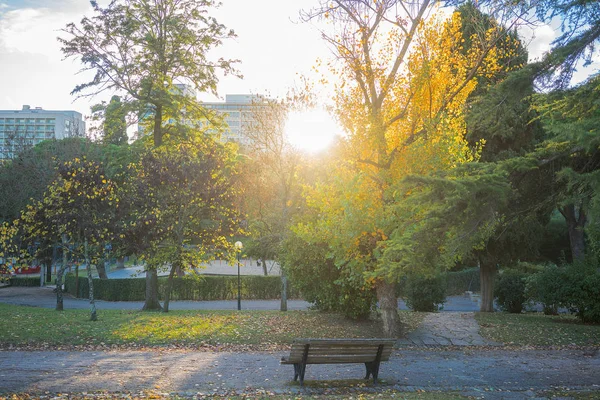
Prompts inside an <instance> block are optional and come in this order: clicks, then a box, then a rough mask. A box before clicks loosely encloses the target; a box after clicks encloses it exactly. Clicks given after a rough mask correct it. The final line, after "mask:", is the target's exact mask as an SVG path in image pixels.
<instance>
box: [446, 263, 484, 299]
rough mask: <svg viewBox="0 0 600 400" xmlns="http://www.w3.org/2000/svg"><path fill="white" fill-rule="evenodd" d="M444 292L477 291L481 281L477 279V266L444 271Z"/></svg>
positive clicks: (451, 293) (454, 293)
mask: <svg viewBox="0 0 600 400" xmlns="http://www.w3.org/2000/svg"><path fill="white" fill-rule="evenodd" d="M446 283H447V284H446V294H447V295H462V294H464V293H465V292H466V291H467V290H469V291H471V292H479V290H480V286H481V282H480V280H479V268H478V267H475V268H467V269H463V270H462V271H454V272H447V273H446Z"/></svg>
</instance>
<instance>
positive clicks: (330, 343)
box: [294, 339, 396, 347]
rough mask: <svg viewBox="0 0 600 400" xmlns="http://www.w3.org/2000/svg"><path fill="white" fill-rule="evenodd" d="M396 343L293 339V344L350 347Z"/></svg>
mask: <svg viewBox="0 0 600 400" xmlns="http://www.w3.org/2000/svg"><path fill="white" fill-rule="evenodd" d="M395 343H396V340H395V339H295V340H294V344H310V345H311V347H312V346H313V345H318V344H323V345H328V346H334V345H342V346H345V345H350V346H357V345H360V346H363V345H364V346H368V345H372V346H379V345H380V344H383V345H389V346H393V345H394V344H395Z"/></svg>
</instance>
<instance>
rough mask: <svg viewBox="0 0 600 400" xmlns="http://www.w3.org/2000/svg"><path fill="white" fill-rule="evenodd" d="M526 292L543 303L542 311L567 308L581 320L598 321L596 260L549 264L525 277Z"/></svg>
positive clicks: (599, 289) (599, 285) (599, 302)
mask: <svg viewBox="0 0 600 400" xmlns="http://www.w3.org/2000/svg"><path fill="white" fill-rule="evenodd" d="M526 294H527V296H528V297H529V298H530V299H532V300H534V301H539V302H540V303H542V304H543V306H544V313H545V314H556V313H557V311H558V308H559V307H564V308H567V309H569V311H571V312H572V313H575V314H576V315H577V316H578V317H579V319H581V320H582V321H583V322H593V323H600V270H599V269H598V265H597V263H587V264H586V263H584V262H578V263H574V264H572V265H567V266H564V267H557V266H548V267H546V268H545V269H544V270H543V271H541V272H538V273H537V274H535V275H532V276H530V277H529V278H528V279H527V290H526Z"/></svg>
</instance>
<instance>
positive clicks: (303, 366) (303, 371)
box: [300, 364, 306, 386]
mask: <svg viewBox="0 0 600 400" xmlns="http://www.w3.org/2000/svg"><path fill="white" fill-rule="evenodd" d="M305 373H306V364H301V365H300V386H304V374H305Z"/></svg>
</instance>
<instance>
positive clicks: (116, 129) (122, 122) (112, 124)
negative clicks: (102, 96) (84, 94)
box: [90, 96, 128, 146]
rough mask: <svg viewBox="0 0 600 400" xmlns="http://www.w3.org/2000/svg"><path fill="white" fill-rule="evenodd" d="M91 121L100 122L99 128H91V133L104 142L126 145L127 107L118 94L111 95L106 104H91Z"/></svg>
mask: <svg viewBox="0 0 600 400" xmlns="http://www.w3.org/2000/svg"><path fill="white" fill-rule="evenodd" d="M91 111H92V121H94V122H99V123H101V127H99V128H91V129H90V131H92V132H93V135H94V136H96V137H97V139H100V140H101V141H102V142H103V143H104V144H112V145H116V146H122V145H126V144H127V141H128V138H127V121H126V117H127V108H126V107H125V105H124V104H123V103H122V102H121V98H120V97H119V96H113V97H111V99H110V102H109V103H108V104H106V102H105V101H103V102H102V103H100V104H96V105H94V106H92V110H91Z"/></svg>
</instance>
